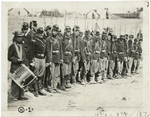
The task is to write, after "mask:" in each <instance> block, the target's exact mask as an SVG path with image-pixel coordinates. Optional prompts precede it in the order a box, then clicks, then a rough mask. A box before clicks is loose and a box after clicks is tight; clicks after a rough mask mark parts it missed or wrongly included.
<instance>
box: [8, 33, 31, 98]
mask: <svg viewBox="0 0 150 117" xmlns="http://www.w3.org/2000/svg"><path fill="white" fill-rule="evenodd" d="M13 34H14V38H13V43H12V44H11V45H10V47H9V49H8V60H9V61H10V62H11V68H10V72H11V73H13V72H14V71H15V70H16V69H17V68H18V67H19V65H20V64H21V63H24V64H25V65H27V63H28V62H27V58H26V56H25V50H24V44H22V41H23V39H24V37H23V36H24V34H23V33H22V32H21V31H15V32H14V33H13ZM27 66H28V65H27ZM11 94H12V97H13V100H14V101H17V100H28V98H26V97H24V91H23V89H21V88H20V87H19V86H18V85H17V84H16V83H15V82H14V81H13V80H12V83H11Z"/></svg>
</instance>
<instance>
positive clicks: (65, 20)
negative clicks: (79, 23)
mask: <svg viewBox="0 0 150 117" xmlns="http://www.w3.org/2000/svg"><path fill="white" fill-rule="evenodd" d="M65 27H66V10H65V14H64V29H65Z"/></svg>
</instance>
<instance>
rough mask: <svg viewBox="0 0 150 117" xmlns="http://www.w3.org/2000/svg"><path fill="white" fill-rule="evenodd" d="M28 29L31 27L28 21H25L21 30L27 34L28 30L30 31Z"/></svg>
mask: <svg viewBox="0 0 150 117" xmlns="http://www.w3.org/2000/svg"><path fill="white" fill-rule="evenodd" d="M28 29H29V25H28V23H27V22H23V25H22V28H21V31H22V32H23V33H24V35H26V34H27V33H28V31H29V30H28Z"/></svg>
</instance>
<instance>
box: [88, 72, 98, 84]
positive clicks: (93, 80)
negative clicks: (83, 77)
mask: <svg viewBox="0 0 150 117" xmlns="http://www.w3.org/2000/svg"><path fill="white" fill-rule="evenodd" d="M89 83H90V84H96V81H95V74H93V75H92V77H90V82H89Z"/></svg>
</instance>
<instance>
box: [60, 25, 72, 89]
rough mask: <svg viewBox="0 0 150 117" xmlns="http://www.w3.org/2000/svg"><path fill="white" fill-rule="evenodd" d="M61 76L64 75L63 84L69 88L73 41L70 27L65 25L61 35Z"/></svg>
mask: <svg viewBox="0 0 150 117" xmlns="http://www.w3.org/2000/svg"><path fill="white" fill-rule="evenodd" d="M62 48H63V70H62V72H63V76H64V81H65V83H64V85H65V88H71V86H70V85H69V84H70V74H71V65H72V62H73V58H74V53H73V42H72V39H71V28H70V26H66V31H65V33H64V35H63V43H62Z"/></svg>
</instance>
